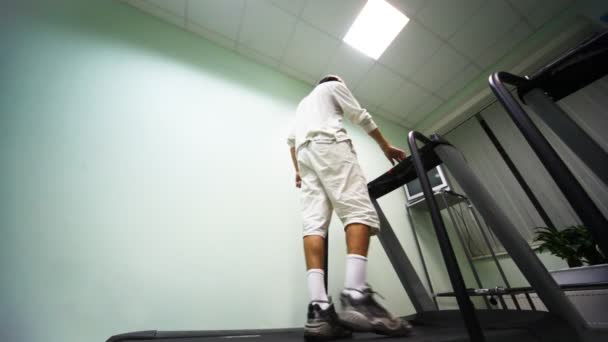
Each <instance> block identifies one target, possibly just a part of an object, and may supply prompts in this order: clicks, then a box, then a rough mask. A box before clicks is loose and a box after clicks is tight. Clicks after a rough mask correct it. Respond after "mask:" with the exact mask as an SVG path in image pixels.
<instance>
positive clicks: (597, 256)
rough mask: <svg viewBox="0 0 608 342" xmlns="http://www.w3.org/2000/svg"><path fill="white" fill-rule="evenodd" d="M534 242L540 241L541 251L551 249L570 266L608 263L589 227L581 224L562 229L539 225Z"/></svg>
mask: <svg viewBox="0 0 608 342" xmlns="http://www.w3.org/2000/svg"><path fill="white" fill-rule="evenodd" d="M535 231H536V237H535V238H534V242H540V247H539V248H538V251H539V252H543V251H549V252H550V253H551V254H553V255H556V256H558V257H560V258H562V259H564V260H566V262H567V263H568V266H570V267H578V266H583V263H585V264H588V265H597V264H603V263H607V262H608V259H607V258H606V256H604V255H603V254H602V253H601V252H600V250H599V248H598V246H597V243H595V240H594V239H593V236H592V235H591V232H590V231H589V229H587V228H586V227H585V226H581V225H573V226H568V227H566V228H564V229H562V230H558V229H557V228H549V227H537V228H536V229H535Z"/></svg>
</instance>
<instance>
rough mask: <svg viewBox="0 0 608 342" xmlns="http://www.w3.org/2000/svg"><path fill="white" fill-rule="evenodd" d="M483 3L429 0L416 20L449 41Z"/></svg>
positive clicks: (481, 1) (480, 0) (463, 0)
mask: <svg viewBox="0 0 608 342" xmlns="http://www.w3.org/2000/svg"><path fill="white" fill-rule="evenodd" d="M482 3H483V0H459V1H445V0H427V1H426V5H425V6H424V8H423V9H422V10H421V11H420V13H418V14H417V15H416V18H418V20H420V22H421V23H422V24H423V25H425V26H426V27H427V28H428V29H430V30H432V31H434V32H435V33H437V34H438V35H439V36H441V37H443V38H444V39H448V38H450V36H451V35H452V34H454V32H456V30H457V29H458V28H460V27H461V26H462V25H463V24H464V23H465V22H466V21H467V20H468V19H470V17H471V15H472V14H473V13H474V12H475V11H476V10H477V9H479V6H480V5H481V4H482Z"/></svg>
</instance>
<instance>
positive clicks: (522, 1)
mask: <svg viewBox="0 0 608 342" xmlns="http://www.w3.org/2000/svg"><path fill="white" fill-rule="evenodd" d="M507 1H508V2H510V3H511V5H513V7H515V8H516V9H517V10H518V11H519V12H520V13H521V14H524V15H525V14H527V13H530V11H532V10H534V9H536V8H537V7H538V6H539V5H540V4H541V3H542V0H507Z"/></svg>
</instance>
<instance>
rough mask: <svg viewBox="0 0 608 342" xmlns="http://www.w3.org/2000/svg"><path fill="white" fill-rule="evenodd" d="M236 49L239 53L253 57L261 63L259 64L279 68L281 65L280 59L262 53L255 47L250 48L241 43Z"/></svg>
mask: <svg viewBox="0 0 608 342" xmlns="http://www.w3.org/2000/svg"><path fill="white" fill-rule="evenodd" d="M236 51H237V52H238V53H240V54H241V55H243V56H245V57H248V58H250V59H252V60H253V61H255V62H257V63H259V64H264V65H268V66H271V67H273V68H277V67H278V66H279V61H278V60H276V59H273V58H270V57H268V56H266V55H264V54H261V53H259V52H257V51H255V50H253V49H250V48H248V47H245V46H242V45H239V46H237V48H236Z"/></svg>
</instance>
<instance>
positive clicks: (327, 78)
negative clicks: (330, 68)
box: [317, 75, 344, 85]
mask: <svg viewBox="0 0 608 342" xmlns="http://www.w3.org/2000/svg"><path fill="white" fill-rule="evenodd" d="M331 81H336V82H341V83H344V81H343V80H342V79H341V78H340V76H338V75H327V76H324V77H323V78H322V79H321V80H320V81H319V83H317V85H319V84H321V83H325V82H331Z"/></svg>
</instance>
